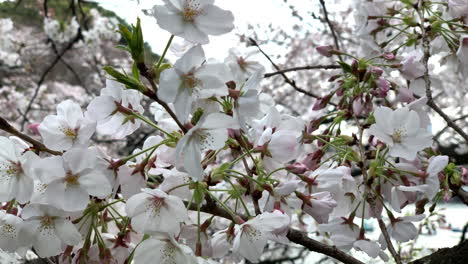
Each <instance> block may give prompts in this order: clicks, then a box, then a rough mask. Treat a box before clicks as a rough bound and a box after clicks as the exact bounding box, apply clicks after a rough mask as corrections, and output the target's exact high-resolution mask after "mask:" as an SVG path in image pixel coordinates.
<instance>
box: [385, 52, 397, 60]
mask: <svg viewBox="0 0 468 264" xmlns="http://www.w3.org/2000/svg"><path fill="white" fill-rule="evenodd" d="M382 58H384V59H386V60H394V59H395V54H393V53H385V54H382Z"/></svg>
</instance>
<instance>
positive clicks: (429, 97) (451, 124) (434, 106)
mask: <svg viewBox="0 0 468 264" xmlns="http://www.w3.org/2000/svg"><path fill="white" fill-rule="evenodd" d="M423 4H424V0H419V3H418V6H417V8H416V11H417V13H418V14H419V17H420V20H421V21H424V10H422V9H423ZM426 34H427V32H426V28H425V27H424V23H422V24H421V35H422V46H423V50H424V56H423V58H422V62H423V65H424V83H425V85H426V97H427V105H428V106H429V107H430V108H432V109H433V110H434V111H435V112H436V113H437V114H439V115H440V116H441V117H442V118H443V119H444V120H445V122H447V126H449V127H451V128H452V129H453V130H455V131H456V132H457V133H458V134H459V135H460V136H461V137H463V139H464V140H465V141H466V142H468V134H467V133H465V131H463V129H461V128H460V127H459V126H457V125H456V124H455V123H454V122H453V121H452V120H451V119H450V117H449V116H448V115H447V114H445V112H444V111H443V110H442V109H441V108H440V107H439V106H438V105H437V104H436V103H435V102H434V99H433V98H432V90H431V78H430V77H429V57H430V56H431V53H430V46H429V38H427V36H426Z"/></svg>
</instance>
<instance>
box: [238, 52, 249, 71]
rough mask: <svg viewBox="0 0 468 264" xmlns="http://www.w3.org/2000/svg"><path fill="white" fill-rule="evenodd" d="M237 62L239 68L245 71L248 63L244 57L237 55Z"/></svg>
mask: <svg viewBox="0 0 468 264" xmlns="http://www.w3.org/2000/svg"><path fill="white" fill-rule="evenodd" d="M237 64H238V65H239V67H240V68H241V70H243V71H246V70H247V66H248V63H247V61H246V60H245V59H244V57H242V56H241V57H239V58H238V59H237Z"/></svg>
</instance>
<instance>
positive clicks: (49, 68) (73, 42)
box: [21, 28, 82, 130]
mask: <svg viewBox="0 0 468 264" xmlns="http://www.w3.org/2000/svg"><path fill="white" fill-rule="evenodd" d="M81 37H82V35H81V28H78V32H77V34H76V36H75V37H74V38H73V39H72V40H71V41H70V42H69V43H68V45H67V46H66V47H65V48H64V49H63V50H62V51H61V52H60V53H58V54H57V56H55V59H54V60H53V61H52V63H51V64H50V65H49V67H47V69H46V70H45V71H44V72H43V73H42V75H41V78H40V79H39V81H38V82H37V86H36V90H34V94H33V96H32V98H31V100H30V101H29V103H28V106H27V107H26V110H25V111H24V118H23V122H22V123H21V130H23V129H24V125H25V124H26V117H27V115H28V113H29V111H30V110H31V107H32V105H33V103H34V101H35V100H36V98H37V96H38V95H39V89H40V88H41V85H42V83H43V82H44V81H45V78H46V76H47V75H48V74H49V73H50V71H51V70H52V69H53V68H54V67H55V65H57V63H58V62H59V61H60V60H61V58H62V57H63V55H65V53H66V52H67V51H68V50H70V49H71V48H72V47H73V45H74V44H75V43H76V42H77V41H78V40H80V39H81Z"/></svg>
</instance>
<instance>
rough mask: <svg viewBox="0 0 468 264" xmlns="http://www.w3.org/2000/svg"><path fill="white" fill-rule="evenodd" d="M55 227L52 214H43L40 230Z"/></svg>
mask: <svg viewBox="0 0 468 264" xmlns="http://www.w3.org/2000/svg"><path fill="white" fill-rule="evenodd" d="M53 228H54V219H53V218H52V217H50V216H43V217H42V218H41V225H40V230H41V231H43V230H46V229H53Z"/></svg>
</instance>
